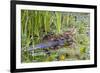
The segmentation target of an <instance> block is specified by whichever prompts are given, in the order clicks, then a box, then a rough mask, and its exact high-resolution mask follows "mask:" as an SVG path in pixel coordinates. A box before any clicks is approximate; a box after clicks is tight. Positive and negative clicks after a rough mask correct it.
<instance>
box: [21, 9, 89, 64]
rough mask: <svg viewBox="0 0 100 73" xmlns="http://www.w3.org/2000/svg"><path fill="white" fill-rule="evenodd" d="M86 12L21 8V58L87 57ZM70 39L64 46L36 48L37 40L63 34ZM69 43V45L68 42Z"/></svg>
mask: <svg viewBox="0 0 100 73" xmlns="http://www.w3.org/2000/svg"><path fill="white" fill-rule="evenodd" d="M89 20H90V16H89V13H77V12H55V11H35V10H21V61H22V62H24V63H30V62H47V61H63V60H66V61H67V60H87V59H89V58H90V54H89V49H90V47H89V45H90V40H89V37H90V36H89V33H90V32H89V26H90V25H89V24H90V21H89ZM65 34H67V36H70V37H69V38H68V39H70V40H72V41H68V39H66V40H67V41H68V42H64V43H63V45H62V46H61V45H60V46H59V45H56V46H53V47H46V48H42V49H41V47H40V48H37V49H35V50H34V49H33V50H31V51H29V49H30V47H32V48H34V47H35V46H36V45H38V44H40V43H44V42H46V43H44V44H47V42H49V41H51V40H53V41H55V39H57V40H58V39H61V38H62V37H64V38H66V37H67V36H66V35H65ZM68 44H69V45H68Z"/></svg>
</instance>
